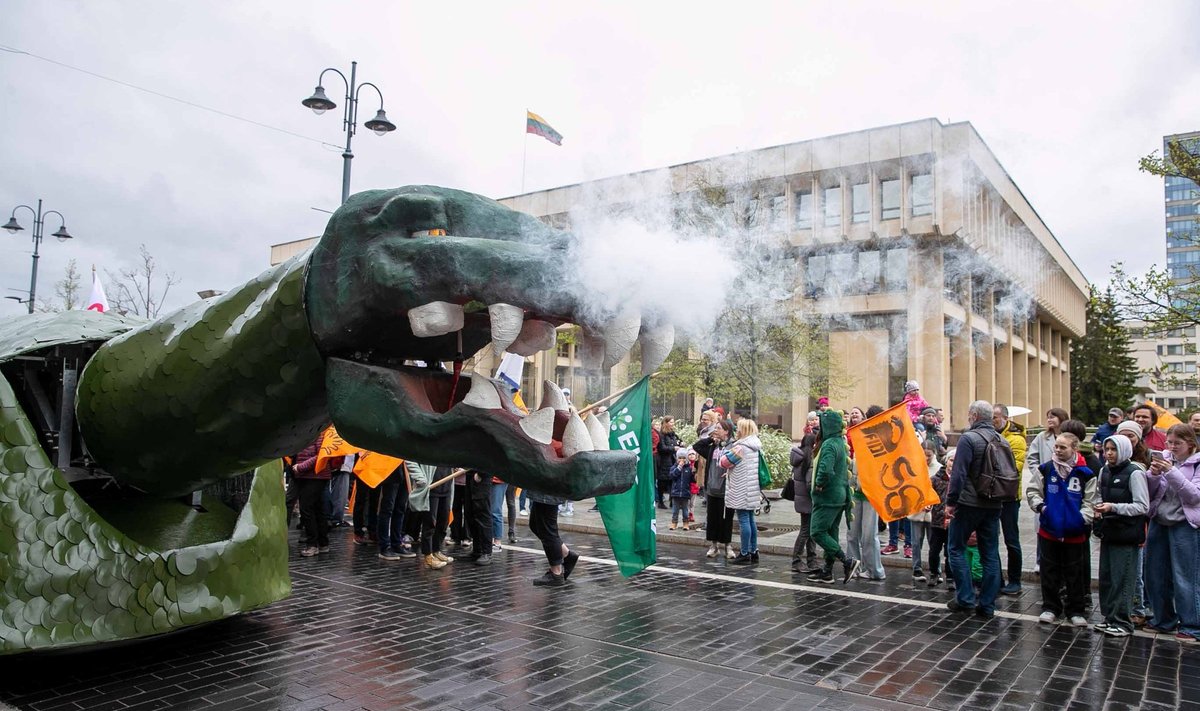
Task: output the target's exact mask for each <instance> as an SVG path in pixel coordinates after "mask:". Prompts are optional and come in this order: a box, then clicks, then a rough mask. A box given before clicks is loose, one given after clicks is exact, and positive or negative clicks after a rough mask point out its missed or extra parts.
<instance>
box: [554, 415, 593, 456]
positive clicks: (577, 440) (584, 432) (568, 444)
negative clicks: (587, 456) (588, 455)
mask: <svg viewBox="0 0 1200 711" xmlns="http://www.w3.org/2000/svg"><path fill="white" fill-rule="evenodd" d="M562 443H563V457H571V456H574V455H576V454H578V453H580V452H590V451H592V450H593V449H595V446H594V445H593V444H592V436H591V435H590V434H588V429H587V425H585V424H583V420H581V419H579V415H576V414H575V413H574V412H572V413H571V416H570V418H568V419H567V429H565V430H563V438H562Z"/></svg>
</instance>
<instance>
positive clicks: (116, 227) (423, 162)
mask: <svg viewBox="0 0 1200 711" xmlns="http://www.w3.org/2000/svg"><path fill="white" fill-rule="evenodd" d="M576 5H578V4H572V3H561V2H559V3H540V4H532V3H521V2H506V3H487V4H483V3H480V4H477V5H474V6H472V7H471V8H470V9H468V8H466V7H464V4H462V3H420V4H418V3H398V2H392V3H379V2H375V3H353V4H349V3H337V4H334V3H316V2H297V1H295V0H289V1H288V2H282V1H280V2H264V1H255V0H239V2H236V3H171V2H161V1H159V0H156V1H153V2H151V1H146V0H123V1H121V2H116V1H98V0H97V1H89V2H65V1H56V0H36V1H34V0H7V1H6V2H5V3H4V22H3V23H2V24H0V45H2V46H3V47H5V48H9V49H15V50H20V51H24V52H28V53H30V54H33V55H38V56H40V57H45V58H48V59H50V60H54V61H56V62H61V63H64V64H69V65H71V66H74V67H78V68H81V69H84V70H87V71H88V72H92V73H95V74H99V75H103V76H106V77H111V78H114V79H118V80H120V81H123V82H127V83H129V84H133V85H137V86H139V87H144V88H146V89H151V90H154V91H157V92H161V93H164V94H169V95H171V96H174V97H178V98H180V99H184V100H187V101H189V102H193V103H195V104H200V105H203V106H206V107H211V108H213V109H217V110H220V111H223V112H226V113H230V114H236V115H238V116H241V117H244V118H247V119H251V120H253V121H257V122H261V123H263V124H268V125H270V126H272V127H276V128H278V129H282V130H283V131H286V132H291V133H294V134H299V136H300V137H298V136H295V135H289V134H288V133H285V132H283V131H277V130H272V129H269V128H264V127H261V126H257V125H252V124H249V123H244V122H241V121H238V120H234V119H230V118H226V117H223V116H220V115H217V114H214V113H210V112H207V111H203V110H198V109H196V108H192V107H189V106H186V105H183V104H181V103H178V102H175V101H171V100H168V99H165V98H160V97H158V96H153V95H150V94H147V93H143V92H141V91H137V90H135V89H131V88H128V87H125V86H121V85H118V84H114V83H111V82H109V81H105V80H102V79H99V78H96V77H95V76H90V75H88V74H85V73H81V72H79V71H74V70H71V69H67V68H64V67H62V66H59V65H56V64H54V63H51V62H48V61H44V60H42V59H38V58H35V57H33V56H29V55H27V54H19V53H12V52H7V51H0V91H2V94H0V128H2V129H3V130H0V210H3V211H5V213H7V211H9V210H11V208H12V207H13V206H15V205H17V204H20V203H28V204H34V203H35V202H36V200H37V199H38V198H43V199H44V200H45V201H46V207H47V209H56V210H59V211H61V212H62V213H63V214H64V215H65V216H66V218H67V227H68V229H69V230H70V231H71V233H72V234H73V235H75V237H76V239H74V240H72V241H70V242H69V243H65V244H60V243H58V242H55V241H54V240H50V241H49V242H48V243H46V244H45V245H44V246H43V250H42V255H43V258H42V261H41V269H40V274H39V293H40V294H42V295H44V296H51V295H52V294H53V283H54V281H56V280H58V279H61V278H62V273H63V269H64V267H65V265H66V263H67V260H69V259H71V258H74V259H76V260H77V262H78V264H79V265H80V267H81V268H82V269H83V270H84V276H85V281H87V282H90V277H89V276H88V270H89V269H90V267H91V265H93V264H95V266H96V267H97V268H98V269H99V270H100V272H101V274H103V270H104V269H106V268H107V269H111V270H113V271H116V270H117V269H119V268H120V267H122V266H132V264H133V260H134V258H135V257H136V253H137V247H138V245H139V244H140V243H145V244H146V245H147V246H148V247H149V249H150V250H151V252H153V254H154V255H155V256H156V257H157V259H158V261H159V262H160V264H161V265H162V267H164V268H165V269H167V270H170V271H174V272H176V273H177V275H178V276H179V277H180V278H181V279H182V282H181V284H180V285H179V286H177V287H176V288H175V291H174V293H173V294H172V295H171V296H170V297H169V298H168V305H169V306H179V305H182V304H184V303H187V302H188V301H190V300H193V299H194V298H195V292H196V291H197V290H200V289H210V288H211V289H228V288H230V287H232V286H234V285H236V284H238V283H240V282H242V281H244V280H246V279H248V278H250V277H252V276H254V275H255V274H256V273H258V272H259V271H261V270H262V269H263V268H264V267H265V266H266V265H267V263H268V257H269V246H270V245H271V244H274V243H278V242H284V241H288V240H292V239H298V238H302V237H306V236H311V235H316V234H319V233H320V232H321V230H322V229H323V228H324V224H325V220H326V219H327V215H325V214H324V213H321V212H318V211H315V210H313V209H311V208H321V209H326V210H328V209H333V208H335V207H336V206H337V204H338V201H339V196H340V190H341V168H342V165H341V164H342V161H341V157H340V148H339V147H338V146H340V144H341V143H342V142H343V134H342V132H341V128H340V118H339V115H340V108H339V109H338V110H336V111H333V112H329V113H327V114H325V115H323V116H319V117H318V116H315V115H313V113H312V112H310V111H309V110H308V109H305V108H304V107H302V106H301V105H300V100H301V99H303V98H305V97H307V96H308V95H309V94H310V93H311V92H312V89H313V86H314V85H315V84H316V80H317V75H318V74H319V72H320V71H321V69H322V68H324V67H327V66H333V67H337V68H339V69H342V70H343V71H345V72H347V73H348V72H349V68H350V62H351V60H357V61H358V62H359V75H358V76H359V79H360V80H362V81H370V82H373V83H375V84H377V85H378V86H379V87H380V88H381V89H382V90H383V95H384V101H385V108H386V109H387V112H388V116H389V117H390V118H391V120H392V121H393V122H394V123H396V125H397V126H398V127H399V129H398V130H397V131H395V132H393V133H391V134H389V135H387V136H384V137H382V138H381V137H376V136H375V135H374V134H372V133H371V132H369V131H366V130H361V131H360V132H359V134H358V135H357V136H356V138H355V144H354V148H355V155H356V157H355V159H354V172H353V183H352V186H351V189H352V191H357V190H364V189H368V188H384V187H394V186H399V185H406V184H411V183H431V184H437V185H447V186H451V187H457V188H463V189H466V190H471V191H474V192H478V193H482V194H484V195H488V196H490V197H503V196H507V195H512V194H515V193H517V192H519V191H520V188H521V160H522V147H523V145H524V142H525V134H524V124H525V110H526V108H528V109H531V110H533V111H534V112H536V113H539V114H541V115H542V116H543V117H545V118H546V120H547V121H548V122H549V123H550V124H551V125H553V126H554V128H556V129H557V130H558V131H559V132H561V133H562V134H563V136H564V137H565V139H564V142H563V145H562V147H556V146H554V145H551V144H550V143H548V142H546V141H544V140H542V139H539V138H537V137H534V136H530V137H529V143H528V168H527V178H526V189H527V190H538V189H543V188H548V187H553V186H557V185H562V184H567V183H575V182H579V181H583V180H588V179H592V178H599V177H604V176H609V175H615V174H621V173H626V172H631V171H637V170H644V169H647V168H655V167H661V166H665V165H671V164H676V163H682V162H686V161H690V160H695V159H700V158H706V157H710V156H714V155H720V154H725V153H731V152H736V151H741V150H746V149H750V148H756V147H763V146H771V145H778V144H781V143H790V142H793V141H799V140H804V139H809V138H816V137H820V136H825V135H830V134H834V133H841V132H846V131H856V130H860V129H865V128H870V127H873V126H880V125H886V124H892V123H897V122H902V121H909V120H913V119H919V118H924V117H936V118H938V119H941V120H942V121H961V120H969V121H971V122H972V123H973V124H974V125H975V127H976V128H977V129H978V131H979V132H980V134H981V135H982V136H983V138H984V140H985V141H987V143H988V145H989V146H990V147H991V149H992V150H993V151H994V152H995V154H996V155H997V156H998V157H999V159H1000V161H1001V163H1003V165H1004V166H1005V167H1006V168H1007V169H1008V171H1009V173H1010V174H1011V175H1012V176H1013V178H1014V180H1015V181H1016V183H1017V185H1019V186H1020V187H1021V189H1022V191H1023V192H1024V193H1025V195H1026V196H1027V197H1028V198H1029V200H1030V202H1032V204H1033V205H1034V207H1035V208H1036V209H1037V210H1038V212H1039V213H1040V214H1041V216H1042V218H1043V219H1044V220H1045V221H1046V223H1047V224H1048V225H1049V227H1050V229H1051V230H1052V231H1053V232H1054V233H1055V235H1056V236H1057V237H1058V239H1059V241H1060V242H1062V244H1063V245H1064V246H1065V247H1066V249H1067V251H1068V252H1069V253H1070V254H1071V256H1072V257H1073V258H1074V259H1075V261H1076V263H1078V264H1079V266H1080V267H1081V268H1082V269H1083V271H1084V273H1085V274H1086V275H1087V276H1088V277H1089V278H1090V279H1092V280H1094V281H1103V280H1104V279H1105V278H1106V276H1107V273H1108V268H1109V264H1110V262H1111V261H1112V259H1113V258H1115V257H1118V256H1120V257H1124V258H1125V259H1126V260H1127V263H1128V264H1129V265H1130V266H1131V267H1132V268H1134V269H1142V268H1145V267H1146V266H1148V265H1149V264H1150V263H1151V262H1152V261H1159V262H1161V261H1162V260H1163V259H1164V251H1165V247H1164V242H1163V206H1162V181H1161V180H1160V179H1157V178H1154V177H1152V176H1149V175H1146V174H1143V173H1139V172H1138V171H1137V159H1138V157H1139V156H1141V155H1144V154H1147V153H1149V152H1150V151H1153V150H1156V149H1158V148H1160V146H1161V141H1162V136H1163V135H1164V134H1167V133H1177V132H1181V131H1188V130H1197V129H1200V71H1197V68H1198V67H1200V42H1197V41H1196V36H1197V35H1196V32H1197V27H1200V3H1197V2H1195V0H1177V1H1162V2H1153V3H1139V4H1133V3H1128V2H1120V3H1118V2H1102V1H1097V0H1088V1H1087V2H1055V3H1046V2H1038V3H1028V4H1023V3H1016V2H973V3H953V4H952V3H945V4H941V3H922V2H909V3H880V2H864V3H857V2H846V3H836V4H835V3H829V2H820V3H818V2H779V3H745V4H743V5H741V6H740V7H739V8H738V9H737V10H736V11H731V10H730V8H731V7H732V6H731V5H730V4H728V3H715V2H714V3H686V4H685V3H649V2H644V1H643V2H637V3H628V2H606V3H591V4H590V5H592V8H591V9H587V8H581V7H577V6H576ZM960 5H961V6H960ZM325 87H326V90H327V92H328V94H329V96H330V97H331V98H333V99H334V100H335V101H337V102H338V103H339V104H341V103H342V99H343V96H344V89H343V87H342V85H341V83H340V80H338V79H337V78H336V77H334V76H332V75H329V76H327V78H326V81H325ZM362 96H363V101H362V109H361V116H360V121H363V120H366V119H367V118H370V117H371V116H373V115H374V111H375V109H376V108H377V103H376V102H377V99H376V97H375V96H374V94H372V93H370V92H369V90H368V91H365V92H364V93H363V95H362ZM322 142H326V143H327V144H329V145H322ZM7 217H8V215H7V214H4V215H3V218H4V219H7ZM18 218H19V219H20V220H21V222H22V223H23V224H24V225H25V227H26V231H25V232H23V233H20V234H19V235H18V236H15V237H14V236H11V235H9V234H8V233H6V232H0V289H3V290H4V291H3V294H4V295H20V294H21V293H22V292H24V291H25V290H26V289H27V288H28V281H29V266H30V258H29V255H30V254H31V251H32V244H31V240H30V238H29V235H30V228H31V227H32V225H31V220H30V219H29V217H28V214H27V213H24V212H22V213H20V214H19V215H18ZM57 227H58V220H57V219H56V218H53V217H52V218H50V221H49V222H48V224H47V228H46V232H47V233H49V232H53V231H54V230H56V229H57ZM86 289H87V286H86V284H85V295H86ZM111 289H112V287H110V291H111ZM22 308H23V307H21V306H18V305H17V303H16V302H14V301H7V300H5V301H3V302H0V314H9V313H18V312H19V311H20V310H21V309H22Z"/></svg>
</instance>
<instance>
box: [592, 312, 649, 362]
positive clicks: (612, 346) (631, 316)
mask: <svg viewBox="0 0 1200 711" xmlns="http://www.w3.org/2000/svg"><path fill="white" fill-rule="evenodd" d="M641 325H642V315H641V314H640V313H638V312H637V311H626V312H624V313H622V314H621V315H619V316H617V317H616V318H615V319H613V320H612V321H610V322H609V323H608V325H607V326H605V327H604V362H603V363H602V364H601V366H600V367H601V368H603V369H604V370H608V369H609V368H611V367H613V366H614V365H616V364H617V363H619V362H621V359H622V358H624V357H625V354H626V353H628V352H629V349H630V348H632V347H633V343H634V341H636V340H637V337H638V328H639V327H641Z"/></svg>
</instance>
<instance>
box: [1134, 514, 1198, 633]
mask: <svg viewBox="0 0 1200 711" xmlns="http://www.w3.org/2000/svg"><path fill="white" fill-rule="evenodd" d="M1145 570H1146V597H1147V598H1149V602H1150V609H1151V610H1153V611H1154V616H1153V617H1152V618H1150V624H1151V625H1152V626H1154V627H1157V628H1159V629H1164V630H1172V629H1175V628H1176V627H1178V628H1179V631H1180V632H1186V633H1187V634H1190V635H1192V636H1200V585H1197V581H1196V573H1197V570H1200V531H1197V530H1196V529H1194V528H1192V527H1191V526H1189V525H1188V524H1187V522H1183V523H1177V524H1175V525H1174V526H1164V525H1162V524H1160V523H1158V522H1157V521H1151V522H1150V533H1149V534H1148V535H1147V536H1146V569H1145Z"/></svg>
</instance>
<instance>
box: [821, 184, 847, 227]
mask: <svg viewBox="0 0 1200 711" xmlns="http://www.w3.org/2000/svg"><path fill="white" fill-rule="evenodd" d="M821 199H822V201H823V202H824V203H825V226H826V227H841V226H842V188H841V186H840V185H839V186H838V187H836V188H825V193H824V194H823V195H821Z"/></svg>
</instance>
